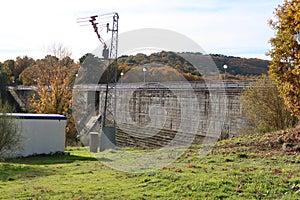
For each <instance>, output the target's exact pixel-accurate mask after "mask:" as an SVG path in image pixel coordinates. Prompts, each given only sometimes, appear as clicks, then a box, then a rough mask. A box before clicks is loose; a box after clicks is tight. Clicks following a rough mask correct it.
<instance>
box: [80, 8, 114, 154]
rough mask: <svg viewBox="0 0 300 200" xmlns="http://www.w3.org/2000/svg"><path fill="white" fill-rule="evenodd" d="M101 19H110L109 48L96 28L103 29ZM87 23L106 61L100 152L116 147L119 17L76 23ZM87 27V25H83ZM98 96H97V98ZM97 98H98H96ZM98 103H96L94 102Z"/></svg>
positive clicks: (95, 17)
mask: <svg viewBox="0 0 300 200" xmlns="http://www.w3.org/2000/svg"><path fill="white" fill-rule="evenodd" d="M101 18H106V19H107V18H111V19H112V24H110V23H106V24H105V27H106V32H107V33H108V32H111V41H110V46H109V47H108V46H107V44H106V43H105V42H104V40H103V38H102V37H101V36H100V33H99V29H98V27H99V26H100V27H103V24H101V23H98V22H96V21H97V20H98V19H100V20H101ZM82 22H89V23H91V25H92V26H93V28H94V31H95V33H96V35H97V38H98V39H99V41H100V43H101V44H103V51H102V56H103V60H104V61H108V66H107V68H106V75H107V77H106V90H105V100H104V108H103V112H100V113H99V114H100V116H99V119H101V126H102V134H101V137H100V141H101V144H100V151H104V150H106V149H114V148H115V145H116V121H115V117H116V116H115V115H116V103H117V98H116V84H117V74H118V65H117V56H118V31H119V30H118V29H119V15H118V13H116V12H114V13H108V14H103V15H94V16H90V17H86V18H79V19H78V23H82ZM85 25H87V24H85ZM97 95H98V96H97ZM97 97H98V98H97ZM95 99H99V92H96V98H95ZM96 103H98V102H96Z"/></svg>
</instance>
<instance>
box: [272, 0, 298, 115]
mask: <svg viewBox="0 0 300 200" xmlns="http://www.w3.org/2000/svg"><path fill="white" fill-rule="evenodd" d="M270 26H271V27H272V28H273V29H274V31H275V37H273V38H271V40H270V43H271V45H272V49H271V50H270V51H269V55H270V56H271V58H272V61H271V65H270V70H269V73H270V75H271V76H272V77H273V78H274V80H275V81H276V83H277V85H278V88H279V91H280V95H281V96H282V97H283V98H284V102H285V104H286V105H287V107H288V109H289V110H290V111H291V112H292V113H293V114H294V115H295V116H297V117H298V119H300V43H298V42H297V39H296V36H297V34H298V36H299V34H300V2H299V0H285V1H284V3H283V5H281V6H279V7H278V8H277V9H276V10H275V20H270Z"/></svg>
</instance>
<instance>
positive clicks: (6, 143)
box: [0, 99, 21, 158]
mask: <svg viewBox="0 0 300 200" xmlns="http://www.w3.org/2000/svg"><path fill="white" fill-rule="evenodd" d="M11 111H12V108H11V107H10V106H9V105H8V103H2V100H1V99H0V114H1V115H0V158H1V157H6V156H7V155H9V154H12V153H14V152H16V151H18V150H19V149H20V143H21V135H20V133H19V126H18V124H17V123H16V119H15V118H13V117H12V116H10V115H9V114H7V113H8V112H11Z"/></svg>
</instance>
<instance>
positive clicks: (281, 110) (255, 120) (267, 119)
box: [241, 76, 296, 132]
mask: <svg viewBox="0 0 300 200" xmlns="http://www.w3.org/2000/svg"><path fill="white" fill-rule="evenodd" d="M241 103H242V108H243V112H244V114H245V116H246V118H247V120H248V124H249V125H248V130H249V128H251V129H252V130H251V129H250V130H249V131H255V132H269V131H274V130H281V129H285V128H289V127H291V126H293V125H295V124H296V118H295V117H293V116H292V115H291V113H290V112H289V111H287V109H286V107H285V104H284V100H283V99H282V98H281V97H280V96H279V91H278V89H277V86H276V84H275V83H274V82H273V81H272V80H271V79H270V78H269V77H267V76H262V77H260V78H258V80H257V81H256V82H254V83H252V84H251V85H250V87H248V88H246V89H245V90H244V92H243V93H242V96H241Z"/></svg>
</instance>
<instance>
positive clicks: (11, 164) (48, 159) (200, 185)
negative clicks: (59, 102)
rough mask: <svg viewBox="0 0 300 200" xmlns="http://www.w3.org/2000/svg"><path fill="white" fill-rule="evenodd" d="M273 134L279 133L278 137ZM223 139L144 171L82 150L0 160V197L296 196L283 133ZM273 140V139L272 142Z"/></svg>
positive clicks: (298, 179)
mask: <svg viewBox="0 0 300 200" xmlns="http://www.w3.org/2000/svg"><path fill="white" fill-rule="evenodd" d="M276 134H277V135H276ZM276 134H275V133H274V134H265V135H247V136H243V137H238V138H235V139H230V140H224V141H221V142H218V143H217V144H216V145H215V148H214V150H213V151H212V152H211V153H210V154H209V155H207V156H205V157H204V158H201V159H199V157H198V151H199V146H192V147H191V148H190V149H189V150H188V151H187V152H186V153H185V154H184V155H182V156H181V157H180V158H179V159H177V160H176V161H175V162H173V163H172V164H171V165H169V166H165V167H162V168H161V169H159V170H156V171H150V172H146V173H127V172H122V171H116V170H113V169H111V168H109V167H107V166H105V165H103V164H102V163H101V162H99V161H98V160H97V159H95V158H93V157H92V156H91V154H90V153H89V152H88V151H87V149H86V148H68V149H67V150H66V152H68V153H69V155H68V154H66V155H53V156H36V157H30V158H23V159H11V160H5V161H1V162H0V199H27V200H28V199H74V200H79V199H80V200H82V199H300V154H299V151H298V150H297V149H293V145H295V142H299V141H298V139H299V132H297V133H296V136H295V134H294V136H295V138H296V139H295V138H294V140H293V141H292V143H293V142H294V143H293V145H291V147H290V148H288V149H283V148H282V145H281V143H282V141H281V140H280V139H278V138H280V137H283V134H284V133H282V132H280V133H276ZM270 141H271V142H270Z"/></svg>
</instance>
